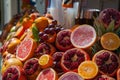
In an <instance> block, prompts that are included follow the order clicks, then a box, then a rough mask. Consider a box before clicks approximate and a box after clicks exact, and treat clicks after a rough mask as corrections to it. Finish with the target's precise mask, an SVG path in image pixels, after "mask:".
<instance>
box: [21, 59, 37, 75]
mask: <svg viewBox="0 0 120 80" xmlns="http://www.w3.org/2000/svg"><path fill="white" fill-rule="evenodd" d="M23 68H24V70H25V73H26V74H27V75H33V74H34V73H35V72H36V71H37V70H39V63H38V59H36V58H32V59H29V60H28V61H26V62H25V64H24V67H23Z"/></svg>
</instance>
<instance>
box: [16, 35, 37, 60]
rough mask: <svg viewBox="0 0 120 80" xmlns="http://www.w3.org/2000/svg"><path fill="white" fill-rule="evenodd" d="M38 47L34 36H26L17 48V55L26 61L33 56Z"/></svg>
mask: <svg viewBox="0 0 120 80" xmlns="http://www.w3.org/2000/svg"><path fill="white" fill-rule="evenodd" d="M35 48H36V42H35V41H34V40H33V39H32V38H29V37H27V38H25V39H24V40H23V41H22V42H21V43H20V45H19V46H18V47H17V50H16V57H17V58H18V59H20V60H21V61H26V60H27V59H29V58H31V57H32V56H33V54H34V49H35Z"/></svg>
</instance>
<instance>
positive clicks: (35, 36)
mask: <svg viewBox="0 0 120 80" xmlns="http://www.w3.org/2000/svg"><path fill="white" fill-rule="evenodd" d="M32 33H33V36H34V39H35V41H37V42H38V41H39V30H38V29H37V27H36V26H33V27H32Z"/></svg>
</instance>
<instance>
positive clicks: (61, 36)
mask: <svg viewBox="0 0 120 80" xmlns="http://www.w3.org/2000/svg"><path fill="white" fill-rule="evenodd" d="M71 32H72V31H71V30H70V29H65V30H61V31H60V32H58V34H57V37H56V47H57V48H58V49H59V50H61V51H66V50H68V49H71V48H72V47H73V45H72V43H71V40H70V36H71Z"/></svg>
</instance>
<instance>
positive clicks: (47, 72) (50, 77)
mask: <svg viewBox="0 0 120 80" xmlns="http://www.w3.org/2000/svg"><path fill="white" fill-rule="evenodd" d="M36 80H57V75H56V72H55V70H54V69H52V68H47V69H44V70H42V71H41V72H40V73H39V75H38V77H37V78H36Z"/></svg>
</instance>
